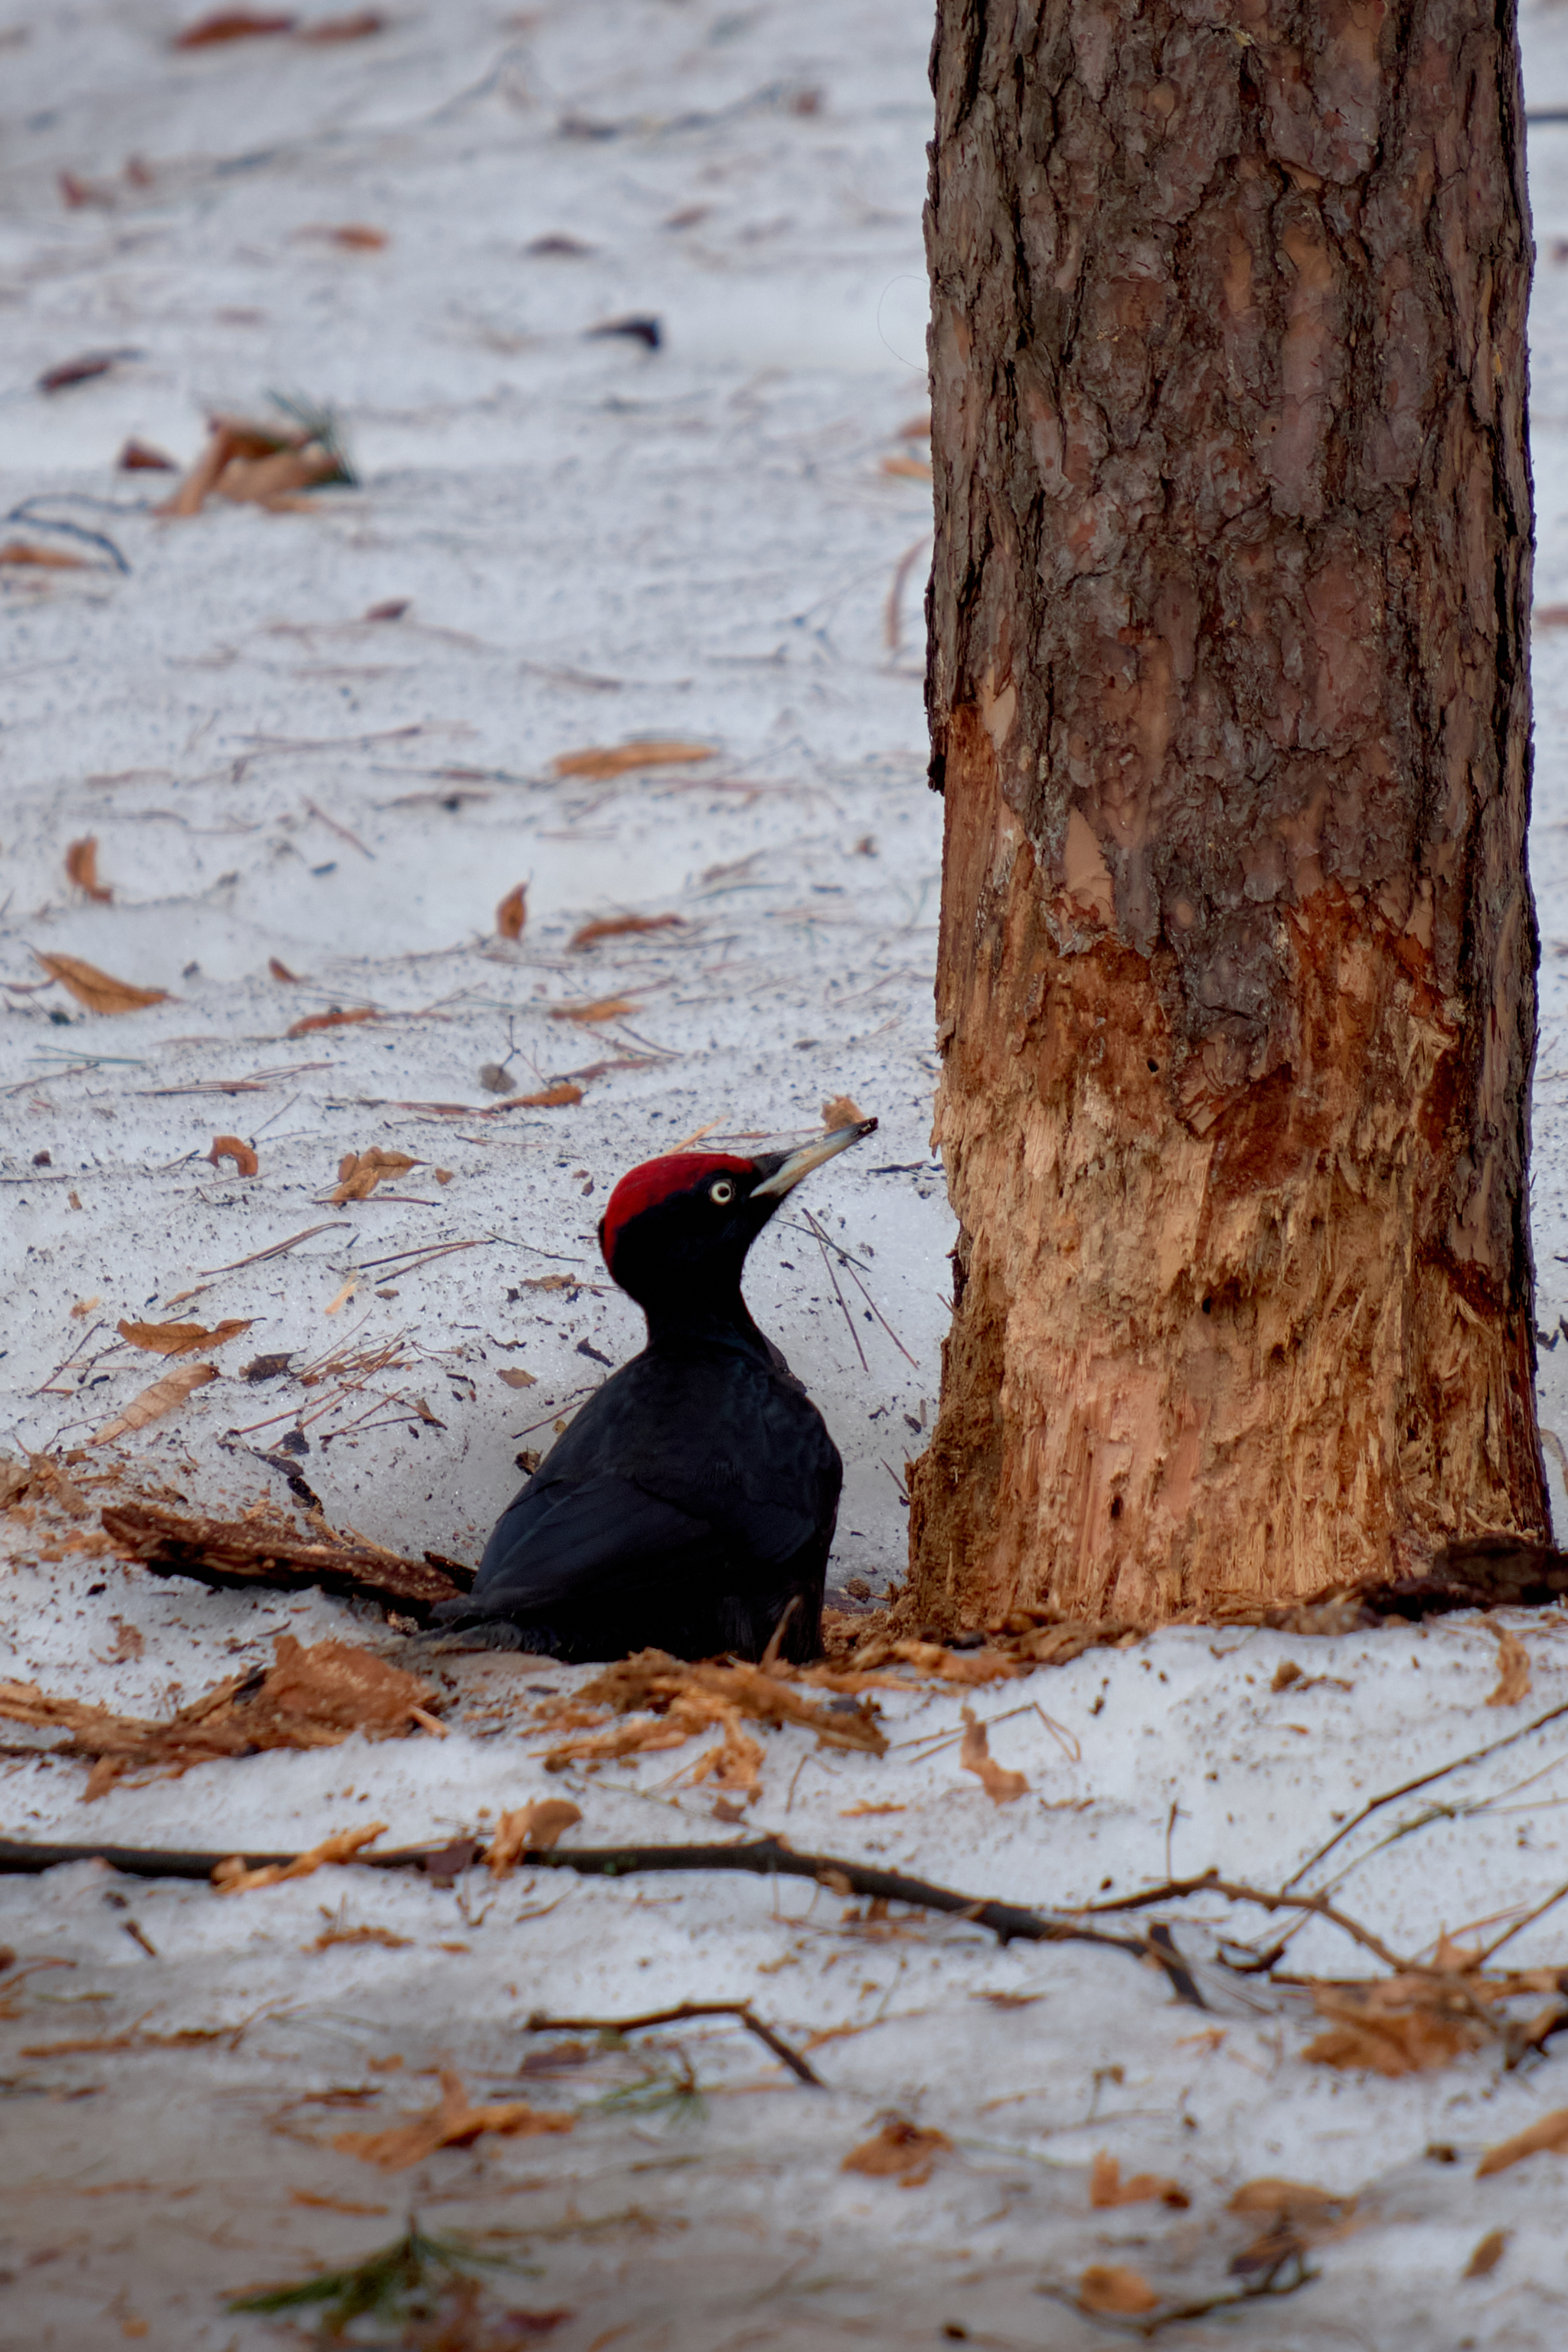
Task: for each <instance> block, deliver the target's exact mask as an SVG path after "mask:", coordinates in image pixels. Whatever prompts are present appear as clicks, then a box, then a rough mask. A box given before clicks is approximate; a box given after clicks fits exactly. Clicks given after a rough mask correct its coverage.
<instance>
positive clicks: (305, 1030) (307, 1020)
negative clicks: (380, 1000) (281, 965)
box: [287, 974, 381, 1037]
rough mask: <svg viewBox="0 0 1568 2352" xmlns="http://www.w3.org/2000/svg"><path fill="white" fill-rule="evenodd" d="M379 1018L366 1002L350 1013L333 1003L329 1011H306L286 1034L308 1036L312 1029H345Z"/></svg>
mask: <svg viewBox="0 0 1568 2352" xmlns="http://www.w3.org/2000/svg"><path fill="white" fill-rule="evenodd" d="M291 977H292V974H290V978H291ZM380 1018H381V1016H380V1014H379V1013H377V1012H376V1011H375V1010H374V1007H373V1006H371V1005H368V1004H365V1005H360V1006H357V1007H356V1008H355V1010H354V1011H353V1012H352V1013H345V1012H344V1011H343V1010H342V1006H341V1005H337V1004H334V1005H333V1006H332V1007H331V1011H330V1012H326V1013H306V1015H305V1017H304V1019H303V1020H302V1021H296V1022H295V1023H294V1024H292V1026H291V1027H290V1028H289V1031H288V1032H287V1034H288V1035H289V1036H290V1037H305V1036H309V1034H310V1032H311V1030H313V1029H347V1028H349V1027H351V1026H352V1025H353V1023H354V1022H356V1021H378V1020H379V1019H380Z"/></svg>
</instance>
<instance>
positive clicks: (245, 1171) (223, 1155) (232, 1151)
mask: <svg viewBox="0 0 1568 2352" xmlns="http://www.w3.org/2000/svg"><path fill="white" fill-rule="evenodd" d="M206 1156H207V1158H208V1159H209V1160H211V1161H212V1164H213V1166H214V1167H215V1168H216V1166H217V1165H218V1163H219V1161H220V1160H233V1162H234V1164H235V1169H236V1171H237V1173H238V1174H239V1175H241V1176H254V1175H255V1174H256V1172H257V1170H258V1168H259V1167H260V1165H261V1162H260V1160H258V1158H257V1156H256V1154H255V1152H254V1150H252V1149H251V1147H250V1145H249V1144H248V1143H247V1142H246V1141H245V1139H244V1138H243V1137H242V1136H238V1135H215V1136H214V1138H213V1141H212V1150H210V1151H209V1152H208V1153H207V1155H206ZM247 1328H248V1327H247Z"/></svg>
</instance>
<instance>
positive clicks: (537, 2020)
mask: <svg viewBox="0 0 1568 2352" xmlns="http://www.w3.org/2000/svg"><path fill="white" fill-rule="evenodd" d="M689 2017H733V2018H735V2019H737V2020H738V2021H739V2022H740V2023H741V2024H742V2025H743V2026H744V2027H745V2029H746V2031H747V2032H748V2033H754V2034H755V2035H756V2037H757V2040H758V2041H759V2042H763V2044H764V2045H765V2046H766V2048H768V2049H769V2050H771V2051H772V2052H773V2056H774V2057H775V2058H776V2059H778V2060H779V2062H780V2063H781V2064H782V2065H785V2066H787V2067H788V2068H789V2070H790V2073H791V2074H794V2075H795V2076H797V2077H798V2079H799V2080H800V2081H801V2082H803V2083H805V2084H809V2085H810V2087H811V2089H812V2090H814V2091H826V2088H827V2085H826V2083H825V2082H824V2081H823V2079H822V2077H821V2075H820V2074H817V2072H816V2069H815V2068H814V2067H812V2066H810V2065H808V2064H807V2063H806V2061H805V2059H804V2058H803V2057H802V2056H801V2054H800V2053H799V2052H798V2051H797V2050H792V2049H791V2048H790V2046H789V2043H788V2042H786V2041H784V2037H783V2036H782V2034H778V2033H775V2032H773V2027H772V2026H771V2025H765V2024H764V2023H763V2020H762V2019H761V2018H760V2017H758V2016H757V2015H755V2013H754V2012H753V2011H752V2009H751V2008H750V2006H749V2005H748V2003H747V2002H745V2001H743V2000H683V2001H679V2002H678V2003H677V2004H676V2006H675V2007H674V2008H673V2009H650V2010H648V2011H646V2013H645V2014H644V2015H643V2016H641V2017H546V2016H545V2015H544V2013H543V2011H542V2010H535V2011H534V2012H533V2015H532V2016H531V2018H530V2019H529V2021H528V2031H529V2032H530V2033H637V2032H640V2031H641V2030H642V2028H643V2027H644V2026H645V2025H680V2024H683V2023H684V2022H685V2021H686V2020H687V2019H688V2018H689Z"/></svg>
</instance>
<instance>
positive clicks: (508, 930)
mask: <svg viewBox="0 0 1568 2352" xmlns="http://www.w3.org/2000/svg"><path fill="white" fill-rule="evenodd" d="M527 920H528V885H527V883H526V882H520V883H519V884H518V886H517V887H516V889H515V890H509V891H508V892H507V894H506V897H505V898H503V899H502V900H501V902H500V906H499V907H498V908H496V929H497V930H498V931H499V932H500V936H501V938H502V939H503V940H520V939H521V937H522V927H523V925H524V923H525V922H526V921H527Z"/></svg>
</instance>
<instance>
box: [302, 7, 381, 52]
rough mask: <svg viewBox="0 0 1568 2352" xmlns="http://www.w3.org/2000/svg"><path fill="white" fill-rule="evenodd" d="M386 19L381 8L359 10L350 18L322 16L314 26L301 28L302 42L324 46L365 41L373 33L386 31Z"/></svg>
mask: <svg viewBox="0 0 1568 2352" xmlns="http://www.w3.org/2000/svg"><path fill="white" fill-rule="evenodd" d="M385 24H386V19H385V17H384V16H383V15H382V13H381V11H380V9H379V8H358V9H355V11H354V12H353V15H352V16H322V17H321V18H320V19H319V20H318V22H317V23H315V24H314V25H306V26H302V27H301V29H300V40H302V41H307V42H310V43H314V44H316V45H318V46H324V45H325V44H326V43H328V42H331V41H363V40H365V39H368V37H369V36H370V35H371V34H372V33H379V32H381V31H383V30H384V26H385Z"/></svg>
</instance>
